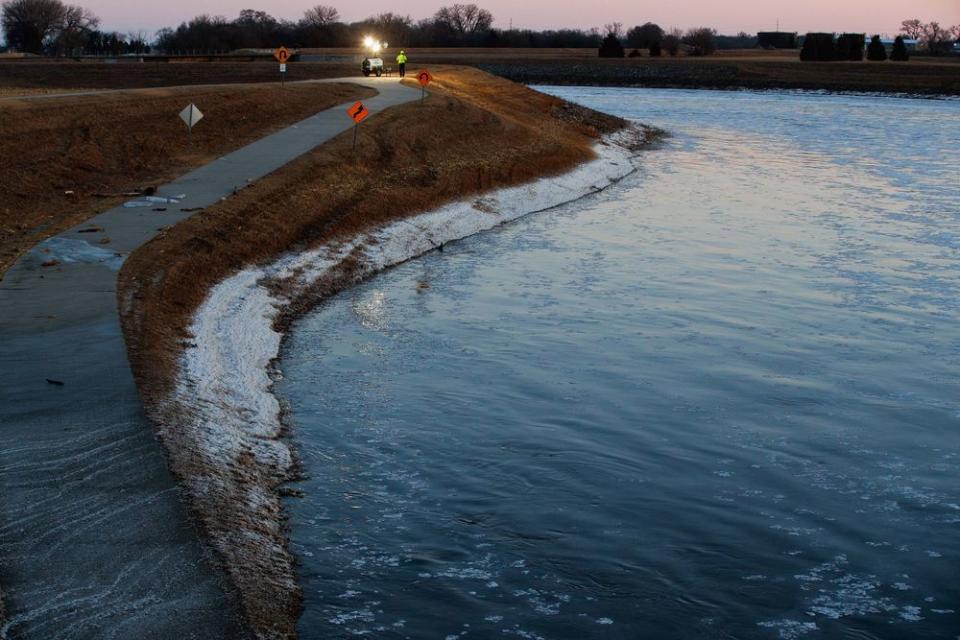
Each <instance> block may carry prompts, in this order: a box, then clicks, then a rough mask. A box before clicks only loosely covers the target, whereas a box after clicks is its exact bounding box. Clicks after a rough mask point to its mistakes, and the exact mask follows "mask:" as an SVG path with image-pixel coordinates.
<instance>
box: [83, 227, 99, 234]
mask: <svg viewBox="0 0 960 640" xmlns="http://www.w3.org/2000/svg"><path fill="white" fill-rule="evenodd" d="M77 233H103V227H87V228H86V229H80V231H77Z"/></svg>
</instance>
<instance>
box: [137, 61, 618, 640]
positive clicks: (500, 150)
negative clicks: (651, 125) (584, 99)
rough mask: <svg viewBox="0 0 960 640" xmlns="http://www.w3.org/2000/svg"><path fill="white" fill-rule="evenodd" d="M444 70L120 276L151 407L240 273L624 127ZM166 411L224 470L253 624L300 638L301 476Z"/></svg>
mask: <svg viewBox="0 0 960 640" xmlns="http://www.w3.org/2000/svg"><path fill="white" fill-rule="evenodd" d="M435 75H436V78H437V80H436V83H435V84H434V85H433V86H432V87H431V90H432V92H433V93H432V95H430V96H429V97H428V99H427V100H426V102H425V103H423V104H419V103H414V104H408V105H405V106H401V107H397V108H394V109H391V110H389V111H387V112H385V113H382V114H379V115H376V116H374V117H373V118H371V119H370V120H368V121H367V122H366V123H364V125H363V127H362V134H361V136H360V142H359V145H358V148H357V150H356V151H354V150H352V149H351V143H352V139H351V134H345V135H343V136H340V137H339V138H337V139H335V140H334V141H332V142H331V143H329V144H327V145H324V146H323V147H321V148H319V149H317V150H315V151H314V152H312V153H310V154H308V155H306V156H304V157H302V158H300V159H298V160H296V161H294V162H293V163H291V164H289V165H287V166H286V167H285V168H284V169H283V171H281V172H277V173H274V174H273V175H271V176H268V177H267V178H265V179H263V180H261V181H260V182H258V183H256V184H254V185H252V186H251V187H249V188H247V189H245V190H244V191H242V192H240V193H239V194H238V195H236V196H234V197H232V198H231V199H229V200H227V201H225V202H223V203H221V204H219V205H217V206H215V207H211V208H209V209H206V210H205V211H203V212H202V213H200V214H198V215H196V216H195V217H193V218H190V219H188V220H185V221H183V222H181V223H180V224H178V225H176V226H175V227H174V228H172V229H171V230H169V231H167V232H166V233H164V234H162V235H161V236H158V237H157V238H156V239H155V240H154V241H152V242H151V243H149V244H148V245H146V246H145V247H143V248H141V249H140V250H139V251H137V252H135V253H134V254H133V255H132V256H131V257H130V259H129V260H128V261H127V263H126V265H125V266H124V268H123V270H122V272H121V275H120V298H121V314H122V319H123V326H124V331H125V335H126V338H127V343H128V347H129V350H130V353H131V358H132V364H133V368H134V371H135V373H136V375H137V378H138V382H139V384H140V388H141V391H142V393H143V394H144V396H145V398H146V399H147V401H148V406H161V405H162V404H163V403H161V402H159V401H161V400H162V399H164V398H165V397H166V396H167V394H168V393H169V392H170V391H171V389H172V385H173V384H174V380H175V376H176V372H177V363H178V356H179V355H180V353H181V351H182V344H183V342H184V341H185V340H187V339H189V338H190V336H189V335H188V326H189V323H190V320H191V318H192V316H193V313H194V312H195V310H196V309H197V307H198V306H199V305H200V304H201V303H202V301H203V300H204V298H205V296H206V294H207V291H208V290H209V289H210V288H211V287H212V286H214V285H215V284H216V283H218V282H219V281H221V280H223V279H224V278H226V277H227V276H229V275H230V274H231V273H233V272H235V271H237V270H239V269H241V268H242V267H244V266H245V265H250V264H254V263H258V262H262V261H267V260H270V259H271V258H274V257H275V256H277V255H278V254H281V253H283V252H286V251H290V250H294V249H298V248H306V247H309V246H311V245H316V244H317V243H320V242H323V241H328V240H332V239H336V238H341V237H345V236H352V235H354V234H357V233H359V232H362V231H364V230H368V229H371V228H372V227H374V226H377V225H380V224H381V223H384V222H386V221H389V220H394V219H397V218H401V217H404V216H409V215H412V214H415V213H418V212H422V211H424V210H428V209H432V208H434V207H437V206H439V205H441V204H443V203H446V202H448V201H450V200H453V199H459V198H463V197H467V196H470V195H471V194H476V193H479V192H481V191H485V190H489V189H494V188H497V187H502V186H507V185H515V184H518V183H522V182H526V181H529V180H532V179H534V178H537V177H540V176H543V175H545V174H553V173H557V172H562V171H564V170H567V169H570V168H572V167H574V166H575V165H577V164H579V163H581V162H584V161H586V160H589V159H591V158H592V157H594V154H593V151H592V149H591V147H592V144H593V143H594V142H596V140H597V138H598V137H599V136H600V135H601V134H602V133H607V132H612V131H616V130H619V129H620V128H622V127H623V126H624V123H623V122H622V121H621V120H619V119H616V118H612V117H609V116H604V115H601V114H597V113H595V112H591V111H588V110H586V109H582V108H579V107H575V106H572V105H569V104H567V103H564V102H562V101H561V100H558V99H555V98H552V97H549V96H546V95H543V94H539V93H536V92H533V91H530V90H528V89H526V88H524V87H521V86H518V85H513V84H511V83H509V82H506V81H504V80H500V79H497V78H494V77H492V76H488V75H486V74H483V73H481V72H479V71H476V70H472V69H464V68H457V69H438V70H437V72H436V74H435ZM341 283H342V282H341ZM335 286H336V284H331V286H330V287H328V288H327V290H328V291H332V290H333V289H334V288H335ZM158 411H160V410H158ZM154 417H155V418H156V419H158V421H160V423H161V424H162V425H164V426H163V427H162V428H161V432H162V433H166V434H168V435H167V436H165V438H169V440H168V441H167V445H168V450H170V451H171V463H172V466H173V469H174V472H175V473H176V474H177V475H178V477H179V478H180V479H181V481H185V482H187V481H188V479H190V478H191V477H210V476H211V475H214V476H217V474H218V473H219V474H221V475H219V476H217V477H218V481H217V483H216V484H217V487H218V489H217V491H218V495H217V496H216V499H215V500H212V501H211V500H210V498H209V496H203V497H202V498H198V500H199V503H198V502H194V503H193V505H192V507H193V510H194V514H195V516H196V518H197V520H198V521H199V523H200V525H201V527H202V528H203V530H204V531H205V533H206V536H207V538H208V540H210V541H211V542H212V544H213V546H214V548H215V549H217V551H218V552H219V554H220V556H221V558H222V560H223V561H224V564H225V568H226V570H227V572H228V575H230V576H231V579H232V581H233V583H234V585H235V586H236V587H237V590H238V592H239V593H240V596H241V606H242V610H243V611H244V613H245V615H246V617H247V620H248V622H249V624H250V625H251V627H252V628H253V629H254V630H255V631H256V632H257V633H258V634H259V635H260V636H261V637H269V638H292V637H295V623H296V620H297V618H298V617H299V613H300V596H299V591H298V590H297V588H296V587H295V586H291V585H295V584H296V579H295V572H294V569H293V563H292V558H291V557H290V554H289V552H288V551H287V549H286V538H285V535H284V534H283V529H282V527H281V526H280V525H279V524H277V525H276V527H275V528H271V527H272V523H279V521H280V520H282V507H281V504H280V501H279V487H280V485H281V484H282V483H283V482H284V481H286V480H289V476H286V477H285V476H283V475H282V474H280V473H278V470H277V469H273V468H258V466H257V465H255V464H251V463H250V461H245V460H243V459H238V460H234V461H227V463H224V464H221V465H220V466H221V467H222V468H221V469H220V470H219V471H214V470H211V469H210V468H209V467H207V466H206V462H205V461H204V460H203V459H202V458H201V455H200V454H197V453H194V452H192V451H190V450H188V448H187V447H183V446H180V447H178V446H177V444H178V442H177V438H178V435H177V434H178V430H179V428H180V427H179V426H178V425H179V424H182V423H178V422H177V420H178V418H179V419H182V418H183V416H182V415H179V416H177V415H173V416H171V415H169V414H158V413H154ZM170 440H172V441H170ZM284 473H289V471H288V470H284ZM251 486H253V487H259V488H262V492H260V493H258V495H260V494H261V493H262V495H267V496H271V501H270V502H269V503H267V504H266V506H263V504H262V501H261V504H260V505H258V506H256V507H253V506H251V505H250V501H249V500H247V499H246V498H245V496H247V495H249V492H250V487H251ZM204 501H206V503H209V504H203V502H204ZM257 509H259V510H257ZM247 534H249V535H247Z"/></svg>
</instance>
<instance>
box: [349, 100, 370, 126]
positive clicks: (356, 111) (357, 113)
mask: <svg viewBox="0 0 960 640" xmlns="http://www.w3.org/2000/svg"><path fill="white" fill-rule="evenodd" d="M347 113H349V114H350V117H351V118H353V121H354V122H356V123H357V124H360V123H361V122H363V121H364V120H366V119H367V116H369V115H370V111H369V110H368V109H367V107H366V105H364V104H363V103H362V102H357V104H355V105H353V106H352V107H350V108H349V109H347Z"/></svg>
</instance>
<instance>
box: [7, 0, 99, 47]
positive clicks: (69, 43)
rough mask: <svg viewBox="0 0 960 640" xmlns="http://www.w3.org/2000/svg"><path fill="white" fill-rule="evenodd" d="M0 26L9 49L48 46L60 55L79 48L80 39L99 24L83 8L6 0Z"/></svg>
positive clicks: (56, 0) (49, 0)
mask: <svg viewBox="0 0 960 640" xmlns="http://www.w3.org/2000/svg"><path fill="white" fill-rule="evenodd" d="M0 23H2V26H3V33H4V36H5V37H6V39H7V44H9V45H10V46H11V47H14V48H16V49H19V50H21V51H26V52H28V53H42V52H43V51H44V49H45V48H48V47H50V48H55V49H56V50H57V51H58V52H61V53H62V52H64V51H67V50H70V49H74V48H78V47H82V46H83V44H84V42H82V41H81V37H85V36H86V35H88V34H89V32H90V31H92V30H93V29H96V28H97V25H99V23H100V21H99V19H98V18H97V17H96V16H95V15H93V14H92V13H91V12H89V11H87V10H86V9H83V8H81V7H77V6H73V5H67V4H64V3H63V2H61V1H60V0H8V1H7V2H4V3H3V15H2V19H0Z"/></svg>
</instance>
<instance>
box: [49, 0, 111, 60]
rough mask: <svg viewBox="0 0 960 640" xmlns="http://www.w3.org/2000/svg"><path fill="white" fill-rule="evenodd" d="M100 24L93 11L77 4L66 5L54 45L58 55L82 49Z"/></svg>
mask: <svg viewBox="0 0 960 640" xmlns="http://www.w3.org/2000/svg"><path fill="white" fill-rule="evenodd" d="M99 25H100V19H99V18H97V16H95V15H93V13H92V12H90V11H88V10H87V9H84V8H82V7H78V6H75V5H70V4H68V5H64V10H63V17H62V18H61V20H60V24H59V30H58V32H57V34H56V38H55V39H54V42H53V46H54V48H55V49H56V53H57V54H58V55H63V54H65V53H71V52H74V51H79V50H82V49H83V47H84V45H85V44H86V42H87V38H89V37H90V34H91V33H92V32H93V31H94V30H95V29H96V28H97V27H98V26H99Z"/></svg>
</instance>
